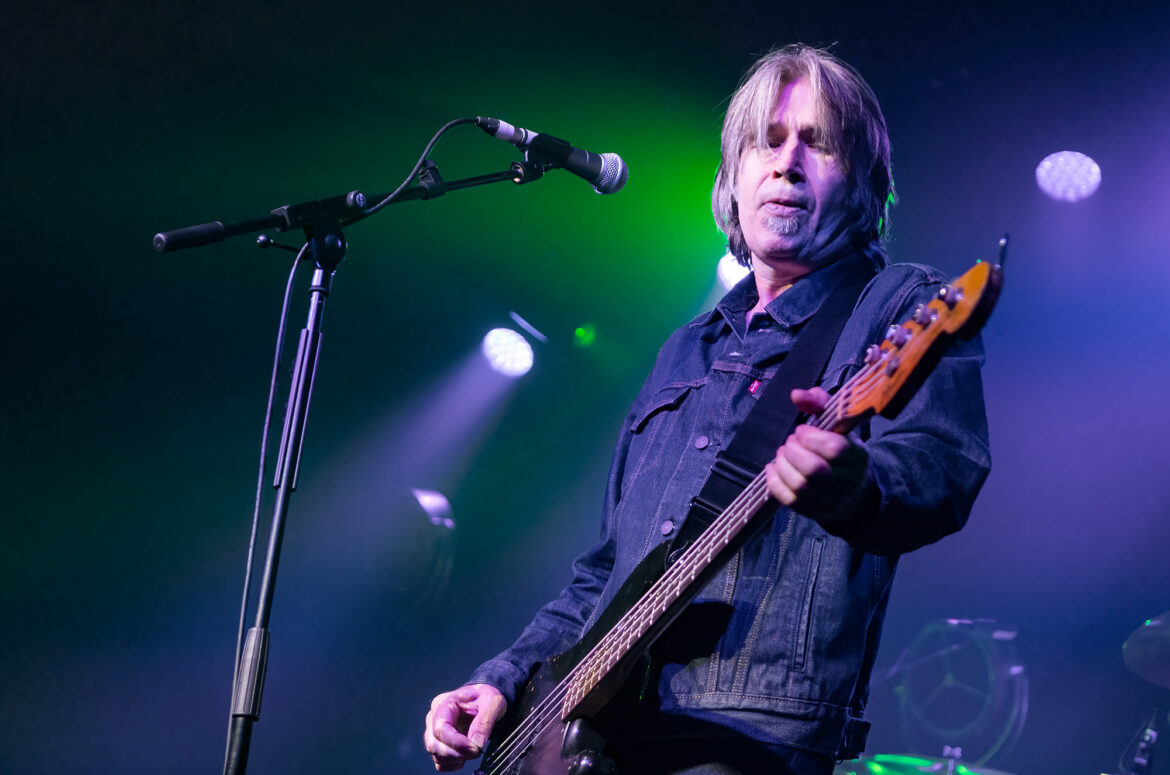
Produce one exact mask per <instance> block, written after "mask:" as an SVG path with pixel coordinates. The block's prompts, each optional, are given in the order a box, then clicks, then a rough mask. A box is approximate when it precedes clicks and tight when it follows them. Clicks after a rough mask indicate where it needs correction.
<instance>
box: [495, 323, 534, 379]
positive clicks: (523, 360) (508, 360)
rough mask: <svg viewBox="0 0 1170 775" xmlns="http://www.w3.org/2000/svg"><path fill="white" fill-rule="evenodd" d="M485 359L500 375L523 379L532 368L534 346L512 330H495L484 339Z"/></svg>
mask: <svg viewBox="0 0 1170 775" xmlns="http://www.w3.org/2000/svg"><path fill="white" fill-rule="evenodd" d="M483 357H485V358H487V362H488V363H489V364H490V365H491V367H492V368H493V369H495V370H496V371H498V372H499V373H501V374H504V375H506V376H509V377H522V376H524V375H525V374H527V373H528V370H529V369H531V368H532V359H533V355H532V345H530V344H528V340H527V339H525V338H524V337H523V336H521V335H520V334H518V333H517V332H515V331H513V330H512V329H510V328H493V329H492V330H491V331H488V333H487V336H485V337H484V338H483Z"/></svg>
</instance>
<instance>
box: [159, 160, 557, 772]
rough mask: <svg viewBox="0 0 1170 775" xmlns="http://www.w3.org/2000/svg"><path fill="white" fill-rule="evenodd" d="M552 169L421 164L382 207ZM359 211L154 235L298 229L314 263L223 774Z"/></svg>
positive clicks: (185, 238) (264, 624)
mask: <svg viewBox="0 0 1170 775" xmlns="http://www.w3.org/2000/svg"><path fill="white" fill-rule="evenodd" d="M551 166H553V165H552V163H550V162H549V161H546V160H545V159H543V158H540V157H537V156H535V155H526V158H525V159H524V161H517V162H513V163H512V165H511V166H510V167H509V168H508V170H506V171H504V172H497V173H491V174H487V175H479V176H477V177H473V178H464V179H462V180H456V181H451V182H447V181H444V180H443V178H442V176H441V175H440V174H439V170H438V167H437V166H436V164H435V163H434V162H433V161H431V160H429V159H427V160H426V161H425V162H424V163H423V166H422V169H421V171H420V172H419V175H418V180H419V182H418V185H417V186H413V187H410V188H407V189H405V190H403V191H401V192H400V193H399V194H398V195H397V196H396V197H394V199H392V200H390V202H384V203H385V204H396V203H398V202H405V201H408V200H412V199H433V198H435V197H438V196H442V195H443V194H444V193H446V192H447V191H454V190H457V189H461V188H470V187H473V186H479V185H484V184H487V183H497V182H502V181H505V180H511V181H512V182H514V183H530V182H532V181H533V180H536V179H538V178H540V177H541V175H543V174H544V172H545V171H546V170H548V169H549V168H550V167H551ZM387 196H389V194H383V195H381V196H380V197H378V198H377V199H378V201H379V202H383V200H385V199H386V197H387ZM365 207H366V197H365V195H364V194H362V193H361V192H360V191H351V192H349V193H348V194H343V195H341V196H334V197H329V198H326V199H318V200H314V201H311V202H304V203H301V204H297V205H286V206H284V207H278V208H276V209H275V210H272V211H271V213H270V214H269V215H266V216H262V217H259V218H252V219H249V220H245V221H228V222H224V221H213V222H211V223H204V224H199V225H197V226H188V227H185V228H182V229H175V230H173V231H168V232H160V233H158V234H155V235H154V249H155V251H156V252H159V253H165V252H170V251H174V250H182V249H184V248H190V247H196V246H199V245H206V244H210V243H212V242H221V241H223V240H224V239H225V238H226V237H230V236H235V235H238V234H245V233H249V232H255V231H261V230H263V229H270V228H275V229H279V230H280V231H289V230H292V229H301V230H303V231H304V234H305V238H306V240H307V242H308V246H309V250H308V256H309V257H310V258H311V260H312V261H313V262H314V263H315V264H316V268H315V270H314V271H313V280H312V283H311V284H310V287H309V311H308V319H307V321H306V322H305V327H304V328H303V329H302V330H301V337H300V343H299V344H298V346H297V355H296V361H295V363H294V365H293V372H292V383H291V385H290V387H289V397H288V403H287V404H286V408H285V415H284V428H283V430H282V432H281V439H280V452H279V454H278V456H277V462H276V476H275V481H274V482H273V486H274V487H275V488H276V503H275V505H274V507H273V513H272V526H271V528H270V530H269V534H268V553H267V556H266V558H265V562H264V574H263V576H262V580H261V582H260V591H259V600H258V603H257V607H256V623H255V625H254V626H253V627H251V628H250V629H249V630H248V634H247V638H246V640H245V642H244V648H243V651H242V653H241V655H240V660H239V664H237V665H236V667H235V676H234V683H233V690H232V701H231V726H230V729H229V732H228V744H227V752H226V755H225V761H224V774H225V775H243V774H244V772H245V770H246V769H247V765H248V751H249V748H250V746H251V740H252V727H253V725H254V724H255V723H256V722H257V721H259V720H260V699H261V695H262V694H263V690H264V676H265V673H266V671H267V666H268V645H269V632H268V621H269V618H270V617H271V614H272V597H273V593H274V592H275V589H276V569H277V565H278V564H279V560H280V549H281V543H282V540H283V536H284V526H285V518H286V517H287V515H288V506H289V500H290V498H291V497H292V493H293V492H294V491H295V490H296V486H297V473H298V470H299V468H300V461H301V450H302V447H303V444H304V439H305V427H306V424H307V420H308V415H309V401H310V398H311V396H312V392H313V378H314V376H315V375H316V373H317V361H318V358H319V356H320V353H321V340H322V327H323V326H322V324H323V322H324V318H325V301H326V299H328V297H329V291H330V288H331V286H332V283H333V276H334V274H335V273H336V271H337V267H338V265H339V264H340V263H341V259H342V258H344V257H345V250H346V241H345V234H344V231H343V229H344V227H345V226H348V225H350V224H353V223H356V222H357V221H360V220H363V219H364V218H366V217H368V216H369V215H370V214H372V211H370V212H367V211H365V210H364V208H365Z"/></svg>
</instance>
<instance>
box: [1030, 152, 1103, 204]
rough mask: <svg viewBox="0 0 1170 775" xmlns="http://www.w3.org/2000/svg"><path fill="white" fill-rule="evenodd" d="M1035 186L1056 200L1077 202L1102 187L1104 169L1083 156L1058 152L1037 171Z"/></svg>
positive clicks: (1043, 162)
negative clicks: (1102, 170) (1102, 171)
mask: <svg viewBox="0 0 1170 775" xmlns="http://www.w3.org/2000/svg"><path fill="white" fill-rule="evenodd" d="M1036 184H1037V185H1038V186H1040V190H1041V191H1043V192H1044V193H1045V194H1048V196H1050V197H1052V198H1053V199H1058V200H1063V201H1065V202H1077V201H1079V200H1081V199H1085V198H1086V197H1089V196H1092V194H1093V192H1094V191H1096V190H1097V187H1098V186H1100V185H1101V168H1100V167H1099V166H1097V162H1095V161H1093V160H1092V159H1090V158H1089V157H1088V156H1086V155H1084V154H1083V153H1077V152H1076V151H1059V152H1058V153H1053V154H1049V155H1048V156H1045V157H1044V161H1042V162H1040V164H1039V165H1038V166H1037V167H1036Z"/></svg>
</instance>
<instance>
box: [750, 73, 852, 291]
mask: <svg viewBox="0 0 1170 775" xmlns="http://www.w3.org/2000/svg"><path fill="white" fill-rule="evenodd" d="M760 146H761V147H750V146H749V147H748V148H745V149H744V151H743V155H742V156H740V159H739V180H738V182H737V185H736V202H737V205H738V208H739V221H740V226H741V228H742V229H743V236H744V241H745V242H746V243H747V246H748V248H749V249H750V250H751V253H752V259H753V261H756V262H763V263H765V264H768V265H769V266H773V267H780V266H782V265H783V266H788V267H791V266H792V265H797V266H803V267H805V268H806V270H807V269H811V268H813V266H815V261H814V257H815V254H816V252H817V250H818V249H819V248H820V247H822V246H823V245H824V244H825V243H826V242H827V241H828V240H829V238H830V236H831V235H832V232H833V231H834V229H835V228H836V227H837V225H838V224H839V222H840V219H841V217H842V216H843V215H844V205H845V198H846V197H845V193H846V180H845V171H844V168H843V166H842V165H841V164H840V163H839V162H838V161H837V159H835V158H833V156H832V154H830V153H829V150H828V148H827V147H826V146H825V145H824V144H823V143H822V142H821V140H820V137H819V132H818V130H817V121H816V105H815V104H814V102H813V96H812V88H811V87H810V86H809V84H808V81H807V80H805V79H800V80H797V81H793V82H792V83H789V84H787V85H786V86H785V87H784V88H783V90H781V92H780V96H779V99H777V101H776V108H775V110H774V111H773V113H772V120H771V123H770V125H769V127H768V136H767V138H765V141H764V142H762V143H760Z"/></svg>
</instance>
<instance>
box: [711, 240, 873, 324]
mask: <svg viewBox="0 0 1170 775" xmlns="http://www.w3.org/2000/svg"><path fill="white" fill-rule="evenodd" d="M861 271H867V272H870V271H872V270H871V269H870V268H869V262H868V261H867V260H866V258H865V257H864V256H863V255H861V254H859V253H854V254H852V255H848V256H846V257H844V258H842V259H840V260H838V261H834V262H833V263H831V264H829V265H828V266H825V267H821V268H820V269H817V270H816V271H813V272H810V273H809V274H806V275H805V276H804V277H801V278H800V279H799V280H797V281H796V282H795V283H793V284H792V286H791V287H789V288H788V290H786V291H784V292H783V293H781V294H780V295H779V296H777V297H776V298H775V299H773V300H772V301H771V302H769V303H768V306H767V307H765V308H764V310H765V311H766V312H767V313H768V315H769V316H771V317H772V319H773V320H775V321H776V322H777V323H779V324H780V325H781V326H784V327H787V328H793V327H796V326H799V325H800V324H801V323H803V322H804V321H806V320H808V319H809V318H810V317H812V316H813V313H815V312H816V311H817V310H818V309H820V308H821V304H823V303H824V301H825V299H827V298H828V296H829V293H830V292H831V291H832V290H833V288H835V287H836V286H837V283H838V282H840V281H841V280H842V279H843V278H845V277H846V276H848V275H850V274H852V273H854V272H861ZM759 298H760V296H759V294H758V293H757V292H756V276H755V273H754V272H751V273H749V274H748V275H747V277H745V278H743V279H742V280H740V281H739V282H738V283H736V284H735V287H733V288H732V289H731V290H730V291H728V292H727V294H726V295H725V296H724V297H723V298H722V299H721V300H720V301H719V303H718V304H717V305H715V309H713V310H711V311H710V312H708V313H707V314H705V315H700V316H699V317H698V318H697V319H696V320H694V321H693V322H692V323H691V326H692V327H702V326H709V325H712V324H714V323H718V322H719V321H720V320H722V321H725V322H726V323H727V324H728V325H730V326H731V328H732V330H734V331H737V332H741V333H742V332H744V331H745V329H746V319H747V313H748V310H750V309H751V308H752V307H754V306H755V305H756V302H757V301H758V300H759Z"/></svg>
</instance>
